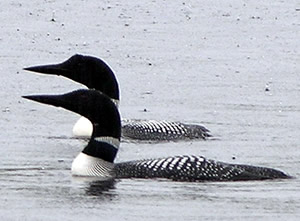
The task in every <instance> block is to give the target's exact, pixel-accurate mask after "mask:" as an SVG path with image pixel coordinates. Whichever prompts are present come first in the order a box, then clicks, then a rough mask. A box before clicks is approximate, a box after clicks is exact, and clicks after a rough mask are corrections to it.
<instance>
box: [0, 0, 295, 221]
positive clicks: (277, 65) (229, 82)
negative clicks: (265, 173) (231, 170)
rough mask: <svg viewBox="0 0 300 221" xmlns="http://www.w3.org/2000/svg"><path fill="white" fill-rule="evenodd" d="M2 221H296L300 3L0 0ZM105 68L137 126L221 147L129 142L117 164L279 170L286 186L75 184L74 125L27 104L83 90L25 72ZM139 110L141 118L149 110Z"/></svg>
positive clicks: (66, 115)
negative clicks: (196, 127)
mask: <svg viewBox="0 0 300 221" xmlns="http://www.w3.org/2000/svg"><path fill="white" fill-rule="evenodd" d="M0 6H1V7H0V19H1V25H0V30H1V36H0V46H1V52H0V59H1V64H0V71H1V79H2V80H1V81H0V86H1V88H2V90H1V91H0V98H1V101H2V102H1V105H0V112H1V117H0V123H1V124H0V127H1V131H2V133H1V137H0V141H1V148H0V161H1V164H0V205H1V206H0V216H1V219H2V220H104V219H105V220H175V219H178V220H283V219H284V220H298V219H299V217H300V191H299V190H300V183H299V176H300V173H299V166H300V160H299V159H300V149H299V148H300V142H299V131H300V104H299V97H300V83H299V82H300V66H299V61H300V55H299V52H300V50H299V49H300V44H299V38H300V20H299V16H300V11H299V10H300V4H299V2H298V1H287V0H285V1H275V2H274V1H270V0H265V1H259V2H250V1H242V2H241V1H235V0H230V1H214V2H209V1H177V0H175V1H158V0H156V1H155V0H154V1H103V2H99V1H95V0H92V1H77V0H76V1H67V0H62V1H57V0H52V1H50V0H49V1H37V0H33V1H8V0H5V1H1V3H0ZM75 53H82V54H89V55H94V56H97V57H101V58H102V59H104V60H105V61H106V62H107V63H108V64H109V65H110V66H111V67H112V69H113V70H114V71H115V73H116V75H117V78H118V81H119V84H120V87H121V104H120V111H121V114H122V117H124V118H129V119H134V118H135V119H157V120H159V119H168V120H177V121H181V122H188V123H199V124H202V125H205V126H206V127H207V128H208V129H210V130H211V133H212V134H213V135H214V139H211V140H208V141H188V142H169V143H133V142H128V141H127V142H122V143H121V147H120V151H119V153H118V158H117V162H121V161H127V160H133V159H143V158H152V157H163V156H172V155H179V154H194V155H203V156H205V157H207V158H209V159H215V160H219V161H224V162H232V163H241V164H251V165H260V166H267V167H272V168H277V169H280V170H282V171H285V172H286V173H288V174H289V175H292V176H293V177H294V179H290V180H272V181H256V182H204V183H184V182H171V181H165V180H134V179H132V180H117V181H115V182H114V183H111V182H106V183H103V182H99V181H97V180H94V179H79V178H74V177H72V176H71V171H70V168H71V163H72V160H73V159H74V157H75V156H76V155H77V154H78V153H79V152H80V151H81V150H82V148H83V146H84V144H85V142H86V141H84V140H79V139H74V138H73V137H72V134H71V130H72V127H73V124H74V123H75V122H76V120H77V119H78V118H79V116H78V115H75V114H72V113H71V112H67V111H65V110H62V109H56V108H53V107H50V106H46V105H40V104H37V103H33V102H29V101H27V100H23V99H21V96H22V95H29V94H47V93H48V94H49V93H50V94H55V93H65V92H69V91H72V90H74V89H77V88H80V87H82V86H80V85H78V84H76V83H74V82H71V81H69V80H66V79H64V78H61V77H53V76H52V77H51V76H40V75H36V74H32V73H28V72H25V71H23V70H22V68H23V67H26V66H32V65H37V64H47V63H56V62H61V61H63V60H65V59H67V58H69V57H70V56H72V55H73V54H75ZM144 109H146V110H147V111H146V112H145V111H144Z"/></svg>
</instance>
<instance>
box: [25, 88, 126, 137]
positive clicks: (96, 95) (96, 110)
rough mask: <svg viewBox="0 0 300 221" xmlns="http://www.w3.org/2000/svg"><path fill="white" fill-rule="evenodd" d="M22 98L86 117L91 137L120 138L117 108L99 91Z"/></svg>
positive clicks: (77, 91) (79, 91) (80, 91)
mask: <svg viewBox="0 0 300 221" xmlns="http://www.w3.org/2000/svg"><path fill="white" fill-rule="evenodd" d="M23 98H26V99H29V100H33V101H37V102H40V103H44V104H50V105H53V106H56V107H62V108H65V109H67V110H70V111H73V112H75V113H78V114H80V115H82V116H84V117H86V118H88V119H89V120H90V121H91V122H92V124H93V134H92V137H101V136H108V137H114V138H117V139H119V140H120V137H121V122H120V115H119V112H118V109H117V107H116V106H115V104H114V103H113V102H112V101H111V99H110V98H109V97H108V96H106V95H105V94H103V93H101V92H99V91H96V90H87V89H81V90H76V91H73V92H70V93H66V94H62V95H31V96H23Z"/></svg>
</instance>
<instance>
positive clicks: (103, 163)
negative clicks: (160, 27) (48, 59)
mask: <svg viewBox="0 0 300 221" xmlns="http://www.w3.org/2000/svg"><path fill="white" fill-rule="evenodd" d="M24 98H27V99H30V100H34V101H37V102H40V103H45V104H50V105H54V106H57V107H62V108H65V109H67V110H70V111H73V112H75V113H79V114H81V115H83V116H84V117H87V118H88V119H89V120H90V121H91V122H92V123H93V134H92V136H91V139H90V141H89V143H88V145H87V146H86V147H85V148H84V149H83V151H82V152H81V153H80V154H79V155H78V156H77V157H76V158H75V159H74V161H73V164H72V174H73V175H77V176H97V177H102V178H107V179H111V178H114V177H116V178H165V179H171V180H176V181H230V180H231V181H235V180H262V179H274V178H289V176H287V175H286V174H284V173H282V172H280V171H278V170H275V169H270V168H264V167H255V166H248V165H238V164H227V163H222V162H217V161H213V160H207V159H205V158H204V157H201V156H175V157H167V158H160V159H151V160H138V161H130V162H124V163H117V164H114V159H115V157H116V154H117V152H118V148H119V145H120V137H121V132H120V128H121V122H120V116H119V112H118V109H117V108H116V106H115V105H114V103H113V102H112V101H111V99H109V98H108V97H107V96H106V95H104V94H102V93H100V92H98V91H95V90H78V91H74V92H71V93H67V94H63V95H51V96H49V95H43V96H41V95H37V96H25V97H24Z"/></svg>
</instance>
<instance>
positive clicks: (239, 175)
mask: <svg viewBox="0 0 300 221" xmlns="http://www.w3.org/2000/svg"><path fill="white" fill-rule="evenodd" d="M115 173H116V177H117V178H168V179H171V180H173V181H189V182H192V181H193V182H195V181H199V182H200V181H244V180H265V179H274V178H282V179H284V178H289V176H287V175H286V174H284V173H283V172H281V171H278V170H275V169H271V168H266V167H256V166H249V165H240V164H228V163H223V162H217V161H214V160H208V159H205V158H204V157H202V156H175V157H167V158H160V159H150V160H138V161H131V162H125V163H117V164H115Z"/></svg>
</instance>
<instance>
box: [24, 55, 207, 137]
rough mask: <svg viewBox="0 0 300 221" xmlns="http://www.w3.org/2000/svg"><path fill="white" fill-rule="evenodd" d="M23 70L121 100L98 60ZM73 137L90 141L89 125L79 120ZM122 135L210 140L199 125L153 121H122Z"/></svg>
mask: <svg viewBox="0 0 300 221" xmlns="http://www.w3.org/2000/svg"><path fill="white" fill-rule="evenodd" d="M25 70H28V71H33V72H38V73H44V74H53V75H61V76H64V77H66V78H69V79H71V80H73V81H76V82H78V83H81V84H84V85H86V86H87V87H88V88H90V89H95V90H97V91H101V92H102V93H104V94H106V95H107V96H108V97H110V98H111V99H112V100H114V101H115V102H116V103H118V102H119V99H120V96H119V86H118V82H117V79H116V77H115V75H114V73H113V71H112V70H111V68H110V67H109V66H108V65H107V64H106V63H105V62H104V61H102V60H101V59H99V58H95V57H91V56H83V55H78V54H77V55H74V56H72V57H71V58H69V59H68V60H66V61H64V62H63V63H60V64H52V65H41V66H34V67H28V68H25ZM73 134H74V135H75V136H78V137H90V136H91V134H92V124H91V122H89V120H87V119H86V118H81V119H79V120H78V121H77V123H76V124H75V125H74V127H73ZM122 135H123V137H124V138H129V139H136V140H156V141H170V140H184V139H205V138H207V137H210V136H211V135H210V133H209V130H208V129H206V128H205V127H203V126H200V125H193V124H184V123H180V122H170V121H156V120H150V121H148V120H123V121H122Z"/></svg>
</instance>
